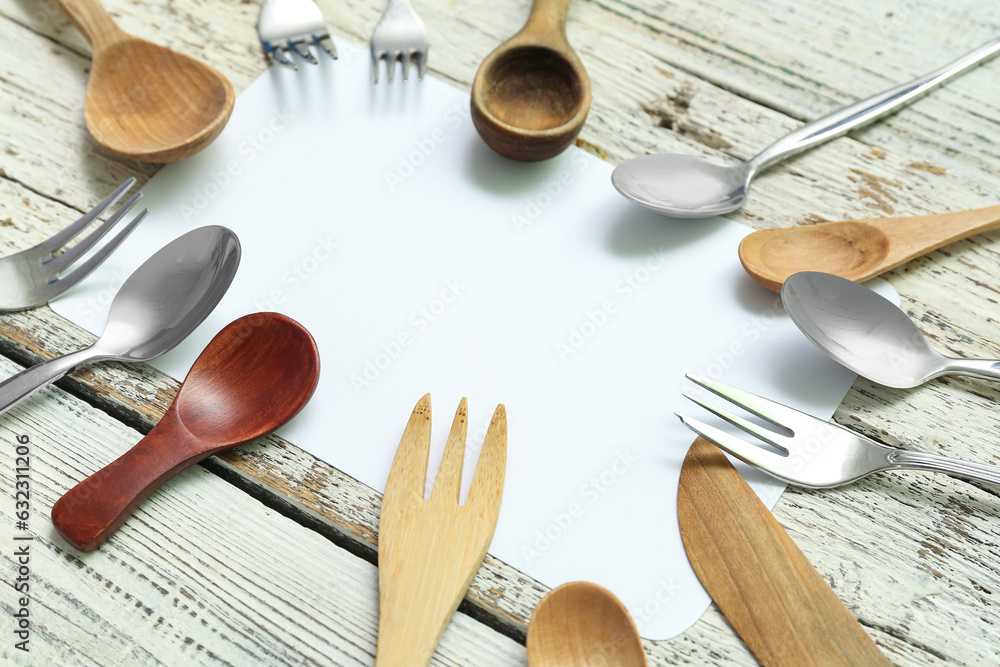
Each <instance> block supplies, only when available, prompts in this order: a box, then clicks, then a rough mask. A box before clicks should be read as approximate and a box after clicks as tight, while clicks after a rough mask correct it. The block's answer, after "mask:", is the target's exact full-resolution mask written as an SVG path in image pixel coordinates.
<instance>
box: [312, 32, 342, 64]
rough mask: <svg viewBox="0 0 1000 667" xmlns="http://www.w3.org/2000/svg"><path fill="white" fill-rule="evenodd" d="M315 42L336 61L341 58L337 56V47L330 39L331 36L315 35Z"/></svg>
mask: <svg viewBox="0 0 1000 667" xmlns="http://www.w3.org/2000/svg"><path fill="white" fill-rule="evenodd" d="M313 41H314V42H316V44H318V45H319V47H320V48H321V49H323V50H324V51H326V52H327V53H328V54H330V57H331V58H333V59H334V60H336V59H337V58H338V57H339V56H338V55H337V45H336V44H334V43H333V40H332V39H330V35H319V36H317V35H313Z"/></svg>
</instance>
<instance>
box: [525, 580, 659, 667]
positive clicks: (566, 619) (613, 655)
mask: <svg viewBox="0 0 1000 667" xmlns="http://www.w3.org/2000/svg"><path fill="white" fill-rule="evenodd" d="M527 645H528V664H529V665H531V667H577V666H579V665H587V664H591V663H590V660H591V659H592V658H593V657H594V656H601V657H603V658H604V662H603V663H602V664H608V665H615V666H616V667H645V665H646V653H645V651H644V650H643V648H642V639H641V638H640V637H639V631H638V630H637V629H636V627H635V622H634V621H633V620H632V617H631V616H630V615H629V613H628V610H627V609H626V608H625V605H623V604H622V603H621V600H619V599H618V598H617V597H615V595H614V594H613V593H612V592H611V591H609V590H608V589H606V588H604V587H602V586H598V585H597V584H592V583H589V582H585V581H574V582H571V583H568V584H563V585H562V586H559V587H558V588H555V589H553V590H551V591H549V593H548V594H547V595H546V596H545V597H544V598H542V600H541V602H539V603H538V606H537V607H535V611H534V613H533V614H532V615H531V622H530V623H529V625H528V641H527Z"/></svg>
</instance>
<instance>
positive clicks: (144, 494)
mask: <svg viewBox="0 0 1000 667" xmlns="http://www.w3.org/2000/svg"><path fill="white" fill-rule="evenodd" d="M318 381H319V352H318V351H317V349H316V341H314V340H313V337H312V336H311V335H310V334H309V332H308V331H307V330H306V329H305V328H304V327H303V326H302V325H301V324H299V323H298V322H295V321H294V320H292V319H289V318H288V317H285V316H284V315H279V314H277V313H256V314H253V315H247V316H245V317H241V318H240V319H238V320H236V321H235V322H233V323H231V324H229V325H228V326H227V327H225V328H224V329H223V330H222V331H220V332H219V333H218V335H216V336H215V338H213V339H212V341H211V342H210V343H209V344H208V346H207V347H206V348H205V350H204V351H203V352H202V353H201V355H200V356H199V357H198V359H197V360H196V361H195V362H194V366H192V367H191V371H190V372H189V373H188V376H187V378H185V380H184V383H183V384H182V385H181V388H180V390H179V391H178V392H177V396H176V397H175V398H174V402H173V403H172V404H171V405H170V408H168V409H167V412H166V413H165V414H164V415H163V419H161V420H160V422H159V423H158V424H157V425H156V426H155V427H154V428H153V430H151V431H150V432H149V433H148V434H147V435H146V437H144V438H143V439H142V440H140V441H139V442H138V443H137V444H136V445H135V446H134V447H133V448H132V449H130V450H128V451H127V452H125V453H124V454H123V455H122V456H121V457H120V458H118V459H117V460H116V461H114V462H113V463H111V464H110V465H108V466H106V467H105V468H103V469H101V470H99V471H97V472H96V473H94V474H93V475H91V476H90V477H88V478H87V479H85V480H83V481H82V482H80V483H79V484H77V485H76V486H75V487H73V488H72V489H70V490H69V491H68V492H67V493H66V494H65V495H64V496H63V497H62V498H60V499H59V500H58V501H57V502H56V504H55V505H54V506H53V507H52V523H53V524H55V527H56V529H57V530H58V531H59V532H60V533H61V534H62V535H63V537H65V538H66V539H67V540H68V541H69V542H70V543H72V544H73V545H74V546H75V547H76V548H77V549H80V550H81V551H93V550H94V549H96V548H97V547H99V546H100V545H101V544H103V543H104V541H105V540H107V539H108V537H110V536H111V535H112V534H113V533H114V532H115V531H116V530H118V528H120V527H121V525H122V524H123V523H125V520H126V519H127V518H128V517H129V516H131V515H132V512H134V511H135V509H136V508H137V507H138V506H139V504H140V503H142V501H144V500H145V499H146V498H148V497H149V496H150V494H152V493H153V491H155V490H156V489H157V488H159V487H160V485H162V484H163V483H164V482H166V481H167V480H168V479H170V478H172V477H173V476H174V475H176V474H177V473H179V472H181V471H182V470H184V469H186V468H189V467H190V466H192V465H194V464H195V463H197V462H198V461H201V460H202V459H205V458H207V457H209V456H212V455H213V454H218V453H219V452H222V451H225V450H227V449H231V448H233V447H236V446H237V445H242V444H244V443H246V442H250V441H251V440H256V439H257V438H260V437H263V436H265V435H267V434H268V433H271V432H272V431H274V430H275V429H277V428H278V427H279V426H281V425H282V424H284V423H285V422H287V421H288V420H289V419H291V418H292V417H294V416H295V415H296V414H298V412H299V411H300V410H301V409H302V408H304V407H305V405H306V403H307V402H308V401H309V398H310V397H311V396H312V394H313V391H314V390H315V389H316V384H317V382H318Z"/></svg>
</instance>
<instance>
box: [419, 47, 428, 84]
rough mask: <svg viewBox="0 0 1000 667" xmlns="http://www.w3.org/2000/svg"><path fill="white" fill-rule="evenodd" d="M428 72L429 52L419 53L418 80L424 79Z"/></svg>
mask: <svg viewBox="0 0 1000 667" xmlns="http://www.w3.org/2000/svg"><path fill="white" fill-rule="evenodd" d="M426 70H427V51H426V50H424V51H417V78H420V79H423V78H424V72H425V71H426Z"/></svg>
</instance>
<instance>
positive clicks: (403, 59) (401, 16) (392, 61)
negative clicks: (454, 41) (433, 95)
mask: <svg viewBox="0 0 1000 667" xmlns="http://www.w3.org/2000/svg"><path fill="white" fill-rule="evenodd" d="M430 48H431V47H430V42H428V40H427V28H426V27H425V26H424V22H423V21H421V20H420V17H419V16H417V12H416V10H414V9H413V5H411V4H410V0H389V6H388V7H387V8H386V10H385V13H384V14H382V18H381V19H379V22H378V25H376V26H375V32H373V33H372V41H371V50H372V80H373V81H374V82H375V83H378V63H379V61H380V60H382V59H385V64H386V70H387V72H386V73H387V74H388V75H389V83H392V74H393V70H395V68H396V61H397V60H398V61H400V66H401V67H402V68H403V80H404V81H406V80H407V78H408V77H409V73H410V65H411V63H412V62H413V61H414V60H416V61H417V75H418V76H419V77H420V78H421V79H422V78H424V71H426V69H427V52H428V51H429V50H430Z"/></svg>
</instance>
